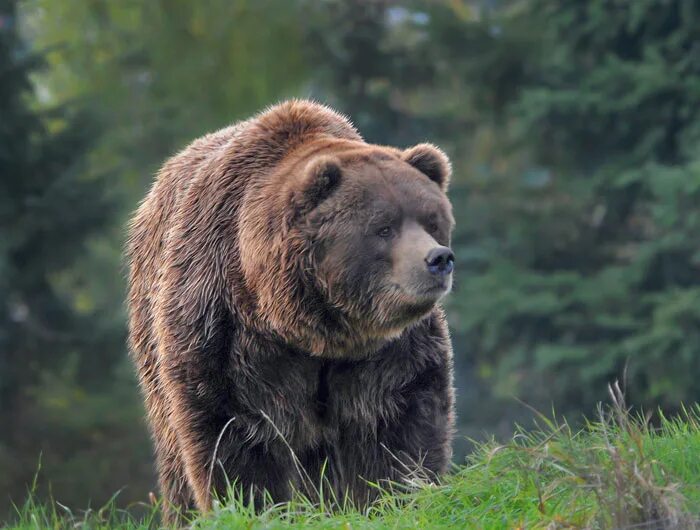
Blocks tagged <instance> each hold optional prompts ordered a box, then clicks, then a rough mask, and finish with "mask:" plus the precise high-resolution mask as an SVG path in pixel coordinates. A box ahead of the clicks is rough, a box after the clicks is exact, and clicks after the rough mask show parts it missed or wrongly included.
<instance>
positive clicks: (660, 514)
mask: <svg viewBox="0 0 700 530" xmlns="http://www.w3.org/2000/svg"><path fill="white" fill-rule="evenodd" d="M539 422H540V424H539V427H538V429H537V431H536V432H526V431H520V432H519V433H518V434H516V435H515V436H514V437H513V439H512V440H511V442H510V443H508V444H506V445H499V444H497V443H495V442H490V443H485V444H482V445H480V446H478V448H477V450H476V451H475V452H474V453H473V454H472V456H470V457H469V459H468V460H467V462H466V464H465V465H463V466H460V467H456V468H455V470H454V472H453V473H452V474H451V475H450V476H448V477H447V478H445V479H444V480H443V482H442V484H440V485H429V484H422V485H416V486H415V489H414V490H413V491H411V492H405V493H400V494H397V493H394V494H391V493H389V492H385V493H384V494H383V496H382V498H381V500H380V501H379V502H378V503H377V504H376V505H374V506H372V507H371V508H370V509H368V510H367V511H365V512H364V513H360V512H358V511H355V510H352V509H344V510H337V509H336V510H332V509H329V508H328V507H324V506H318V505H313V504H311V503H309V502H307V501H304V500H303V499H299V500H296V501H294V502H292V503H288V504H284V505H277V506H271V507H269V508H268V509H267V510H265V511H263V512H262V513H258V514H255V513H254V512H253V511H252V510H251V509H250V508H249V507H248V506H247V504H246V503H245V502H243V501H241V500H240V499H239V500H237V501H233V502H230V503H229V504H228V505H217V506H215V508H214V510H213V511H212V512H211V513H210V514H208V515H207V516H202V517H199V518H195V519H194V520H193V522H192V526H193V527H194V528H196V529H201V530H209V529H224V528H225V529H238V528H241V529H262V528H265V529H277V528H279V529H284V528H299V527H303V528H312V529H343V530H345V529H356V528H371V529H389V528H436V529H439V528H484V529H489V528H504V529H505V528H623V527H630V526H631V525H635V524H637V525H638V524H640V523H650V522H652V521H657V523H655V526H651V525H650V526H635V528H678V529H686V528H695V527H698V528H700V526H697V522H696V521H695V520H694V519H693V517H692V515H691V514H699V513H700V407H697V406H696V407H694V408H693V409H691V410H688V411H686V412H685V413H684V414H682V415H680V416H678V417H675V418H671V419H667V418H661V419H660V427H658V428H650V427H648V422H647V421H645V420H644V419H642V418H639V417H631V416H630V415H629V414H627V413H626V412H625V409H624V404H623V403H622V402H621V398H620V397H619V395H618V397H617V399H616V402H615V405H614V406H612V407H611V408H610V409H608V410H607V411H606V412H605V413H602V414H601V418H600V419H599V420H598V421H597V422H594V423H589V424H588V425H587V426H586V427H585V428H584V429H582V430H581V431H579V432H573V431H572V430H571V429H570V428H569V427H568V426H567V425H566V424H565V423H557V422H555V421H552V420H548V419H546V418H544V417H540V420H539ZM158 521H159V514H158V509H157V508H150V509H149V510H147V515H146V516H141V517H139V518H137V517H135V516H133V515H130V514H129V513H127V512H125V511H119V510H116V509H114V508H113V505H112V504H110V505H108V506H107V507H105V508H103V509H102V510H96V511H86V512H83V513H80V514H75V513H70V512H69V511H68V510H66V509H64V508H62V507H61V506H60V505H59V504H58V503H52V504H49V505H46V504H43V505H42V504H37V503H35V502H34V501H33V500H31V499H30V500H28V501H27V503H26V504H25V506H23V507H20V508H18V513H17V517H16V521H15V522H13V523H11V524H10V525H9V526H7V527H6V528H8V529H13V530H14V529H17V530H19V529H29V528H32V529H33V528H54V529H64V528H65V529H67V528H76V527H82V528H95V529H101V528H104V529H108V528H110V529H111V528H125V529H137V528H138V529H141V528H144V529H145V528H157V527H158ZM694 525H696V526H694Z"/></svg>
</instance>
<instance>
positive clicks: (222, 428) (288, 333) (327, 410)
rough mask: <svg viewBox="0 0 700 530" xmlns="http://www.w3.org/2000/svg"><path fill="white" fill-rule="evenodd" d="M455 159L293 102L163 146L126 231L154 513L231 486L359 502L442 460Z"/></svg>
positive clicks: (446, 444)
mask: <svg viewBox="0 0 700 530" xmlns="http://www.w3.org/2000/svg"><path fill="white" fill-rule="evenodd" d="M450 171H451V170H450V163H449V160H448V159H447V157H446V156H445V155H444V154H443V152H442V151H440V150H439V149H438V148H436V147H434V146H432V145H430V144H420V145H417V146H415V147H412V148H409V149H406V150H399V149H395V148H392V147H384V146H377V145H372V144H368V143H366V142H365V141H363V139H362V137H361V136H360V134H359V133H358V132H357V131H356V130H355V128H354V127H353V125H352V124H351V123H350V122H349V121H348V119H346V118H345V117H344V116H342V115H340V114H338V113H336V112H335V111H333V110H331V109H329V108H328V107H325V106H323V105H319V104H317V103H313V102H309V101H298V100H295V101H288V102H285V103H281V104H279V105H277V106H274V107H272V108H269V109H268V110H266V111H265V112H263V113H261V114H259V115H257V116H255V117H253V118H252V119H250V120H248V121H244V122H241V123H238V124H236V125H233V126H231V127H228V128H226V129H223V130H221V131H218V132H215V133H213V134H209V135H207V136H204V137H203V138H200V139H199V140H196V141H195V142H194V143H192V144H191V145H190V146H189V147H187V148H186V149H184V150H183V151H182V152H180V153H179V154H177V155H175V156H174V157H172V158H171V159H170V160H168V161H167V162H166V163H165V165H164V166H163V168H162V169H161V170H160V172H159V174H158V176H157V179H156V181H155V183H154V185H153V187H152V189H151V191H150V193H149V194H148V196H147V197H146V199H145V200H144V202H143V203H142V204H141V206H140V207H139V209H138V211H137V212H136V214H135V216H134V218H133V221H132V224H131V227H130V234H129V241H128V251H127V253H128V260H129V266H130V271H129V272H130V274H129V310H130V326H129V328H130V348H131V354H132V358H133V361H134V362H135V364H136V366H137V371H138V375H139V381H140V385H141V388H142V391H143V395H144V398H145V402H146V409H147V413H148V421H149V424H150V428H151V432H152V436H153V439H154V442H155V454H156V459H157V469H158V475H159V485H160V489H161V493H162V497H163V500H164V506H165V510H166V517H168V518H170V519H171V520H172V518H174V517H177V514H178V513H182V512H183V511H184V510H187V509H191V508H198V509H201V510H206V509H208V508H209V507H210V506H211V503H212V499H213V498H215V497H214V496H216V495H219V496H221V495H224V494H226V492H227V485H229V484H233V485H234V487H236V488H240V490H239V491H242V492H243V494H244V498H246V499H252V500H253V502H254V503H255V505H256V506H258V505H260V504H264V503H265V502H267V501H269V500H272V501H275V502H280V501H285V500H288V499H290V498H291V497H292V496H293V495H295V493H296V492H300V493H302V494H304V495H307V496H309V497H310V498H312V499H313V498H317V494H318V492H319V491H323V492H324V496H325V497H326V498H330V497H332V498H334V499H336V500H337V501H338V502H345V501H350V502H352V503H353V504H354V505H355V506H365V505H367V503H369V502H371V501H372V500H373V498H374V497H375V496H376V494H377V487H376V485H377V484H401V483H405V481H406V479H411V480H413V479H415V477H416V476H420V477H423V478H427V479H428V480H433V479H435V478H436V477H437V476H438V475H440V474H441V473H443V472H445V471H446V469H447V466H448V464H449V461H450V457H451V448H450V446H451V438H452V434H453V424H454V412H453V388H452V349H451V344H450V338H449V335H448V331H447V325H446V322H445V316H444V314H443V311H442V309H441V307H440V305H439V303H440V300H441V298H442V297H443V296H444V295H445V294H446V293H447V292H448V291H449V290H450V288H451V285H452V269H453V264H454V256H453V254H452V252H451V251H450V248H449V246H450V233H451V231H452V228H453V225H454V220H453V217H452V212H451V206H450V203H449V202H448V199H447V196H446V189H447V186H448V181H449V178H450Z"/></svg>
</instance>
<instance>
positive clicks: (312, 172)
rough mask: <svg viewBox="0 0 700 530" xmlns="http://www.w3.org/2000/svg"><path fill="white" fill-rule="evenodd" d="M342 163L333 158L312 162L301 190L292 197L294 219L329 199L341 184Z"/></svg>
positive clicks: (306, 170)
mask: <svg viewBox="0 0 700 530" xmlns="http://www.w3.org/2000/svg"><path fill="white" fill-rule="evenodd" d="M341 174H342V172H341V170H340V161H339V160H338V159H337V158H335V157H333V156H320V157H317V158H315V159H314V160H312V161H311V162H310V163H309V164H308V165H307V166H306V168H305V169H304V174H303V175H302V177H301V189H297V190H296V191H295V192H294V193H293V195H292V206H293V208H294V210H295V214H294V217H300V216H302V215H304V214H305V213H307V212H310V211H311V210H313V209H314V208H315V207H316V206H318V205H319V204H321V202H323V201H324V200H325V199H327V198H328V197H329V196H330V194H331V193H333V191H334V190H335V189H336V188H337V187H338V184H340V178H341Z"/></svg>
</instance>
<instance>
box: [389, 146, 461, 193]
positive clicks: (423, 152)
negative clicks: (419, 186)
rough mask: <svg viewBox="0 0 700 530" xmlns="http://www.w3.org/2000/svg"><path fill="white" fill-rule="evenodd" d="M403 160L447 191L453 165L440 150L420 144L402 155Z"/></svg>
mask: <svg viewBox="0 0 700 530" xmlns="http://www.w3.org/2000/svg"><path fill="white" fill-rule="evenodd" d="M401 158H402V159H403V160H404V161H405V162H408V163H409V164H411V165H412V166H413V167H414V168H416V169H417V170H418V171H420V172H421V173H423V174H425V175H426V176H427V177H428V178H429V179H430V180H432V181H433V182H435V183H437V185H438V186H440V188H441V189H442V190H443V191H446V190H447V186H448V184H449V183H450V176H451V175H452V165H451V164H450V159H449V158H447V155H446V154H445V153H443V151H442V150H441V149H440V148H438V147H435V146H434V145H433V144H418V145H416V146H413V147H410V148H408V149H406V150H405V151H404V152H403V153H402V154H401Z"/></svg>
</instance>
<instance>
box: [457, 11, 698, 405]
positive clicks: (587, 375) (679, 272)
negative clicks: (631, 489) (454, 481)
mask: <svg viewBox="0 0 700 530" xmlns="http://www.w3.org/2000/svg"><path fill="white" fill-rule="evenodd" d="M494 30H497V31H494ZM470 34H471V35H481V36H482V37H483V38H482V43H483V44H482V46H480V47H478V49H479V50H481V49H484V48H488V49H492V50H501V51H502V53H501V54H500V55H497V56H496V57H497V58H499V57H500V58H499V60H498V61H497V62H496V63H495V64H500V65H501V68H500V69H499V68H498V67H496V68H494V63H493V62H490V61H488V60H486V61H485V60H479V58H478V57H472V58H471V60H468V61H466V62H463V64H465V65H468V66H469V67H470V68H471V70H469V73H470V75H471V76H472V79H474V80H475V81H473V82H470V83H469V85H471V93H472V94H474V95H475V96H476V97H477V98H481V99H480V100H481V101H489V99H488V98H489V95H494V94H497V95H499V96H502V97H499V98H494V99H491V100H490V101H491V104H490V105H487V106H484V107H482V109H483V110H484V111H485V112H482V113H481V115H482V116H483V117H484V118H487V119H488V120H490V121H491V123H493V124H495V126H494V127H493V130H495V131H497V134H496V136H497V138H498V139H499V141H497V142H495V143H494V148H493V149H494V150H500V151H501V152H502V153H506V155H505V156H506V157H507V158H508V159H509V161H510V162H511V165H510V166H508V165H506V166H505V170H504V169H503V168H500V169H499V168H498V167H497V166H496V165H490V166H489V172H490V175H489V178H487V179H483V178H480V177H479V175H478V174H476V173H472V176H471V177H470V183H469V184H470V187H471V188H472V192H473V193H472V196H471V199H470V200H469V201H468V202H467V203H466V204H465V206H464V208H463V209H461V211H462V212H464V215H463V216H462V224H461V230H462V234H461V237H462V242H463V243H464V245H463V249H464V253H465V255H466V256H467V257H469V256H471V257H472V258H473V259H471V260H470V261H467V262H466V263H465V261H464V260H462V262H461V263H460V265H461V267H460V270H459V274H460V277H461V278H462V285H461V288H460V289H459V291H458V294H457V296H456V297H455V300H456V302H457V303H458V304H459V305H460V317H461V319H460V321H459V322H458V323H459V324H460V325H461V327H462V329H464V330H466V331H467V332H468V333H469V337H470V339H471V342H472V344H473V345H474V349H475V352H476V354H477V355H478V358H479V363H480V367H481V371H482V373H484V374H488V376H489V377H490V378H491V380H492V381H494V384H495V386H496V387H498V391H500V392H501V393H502V394H508V393H513V394H516V395H520V396H523V397H526V399H528V400H529V401H531V402H535V403H537V404H538V405H542V404H544V403H546V401H547V400H550V399H551V400H552V401H553V403H554V404H555V407H556V408H557V409H558V410H567V409H568V410H576V411H580V410H585V411H587V412H589V413H590V412H592V411H593V405H594V403H595V402H596V401H598V400H601V399H604V397H605V393H606V385H607V383H608V382H609V381H611V380H613V379H614V378H618V377H619V378H622V377H623V375H624V374H625V373H626V377H627V382H628V389H629V391H630V394H631V395H630V398H631V401H632V402H634V403H637V404H643V405H648V406H654V405H661V406H663V407H665V408H671V409H672V408H674V407H677V406H678V405H679V403H680V402H681V401H682V400H685V401H693V400H697V399H698V397H700V383H698V379H697V377H696V375H697V374H698V373H700V332H699V331H698V330H699V329H700V254H699V253H698V249H697V241H698V236H700V159H699V158H698V143H699V141H700V104H699V103H700V91H699V90H698V86H700V53H698V47H697V46H698V45H697V43H698V38H699V37H700V3H698V2H696V1H692V0H691V1H687V0H673V1H663V0H640V1H635V2H608V1H606V0H591V1H588V2H560V1H557V0H534V1H531V2H511V3H509V4H508V5H507V6H505V7H503V8H502V9H500V10H499V11H496V12H495V13H492V14H491V16H487V17H484V18H482V19H481V20H480V21H479V22H478V23H475V24H472V25H471V26H470V28H468V29H467V31H465V35H470ZM523 36H527V37H526V38H523ZM467 55H471V54H470V52H468V51H467ZM514 58H516V59H517V61H513V59H514ZM507 64H516V65H517V68H516V69H514V70H513V69H511V73H512V72H513V71H514V72H516V73H517V75H511V76H505V77H498V76H493V75H492V73H493V72H494V71H504V69H503V65H507ZM476 80H478V81H476ZM475 85H476V86H475ZM503 96H504V97H503ZM485 121H486V120H485ZM465 265H468V266H467V267H465ZM465 268H466V270H465Z"/></svg>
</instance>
